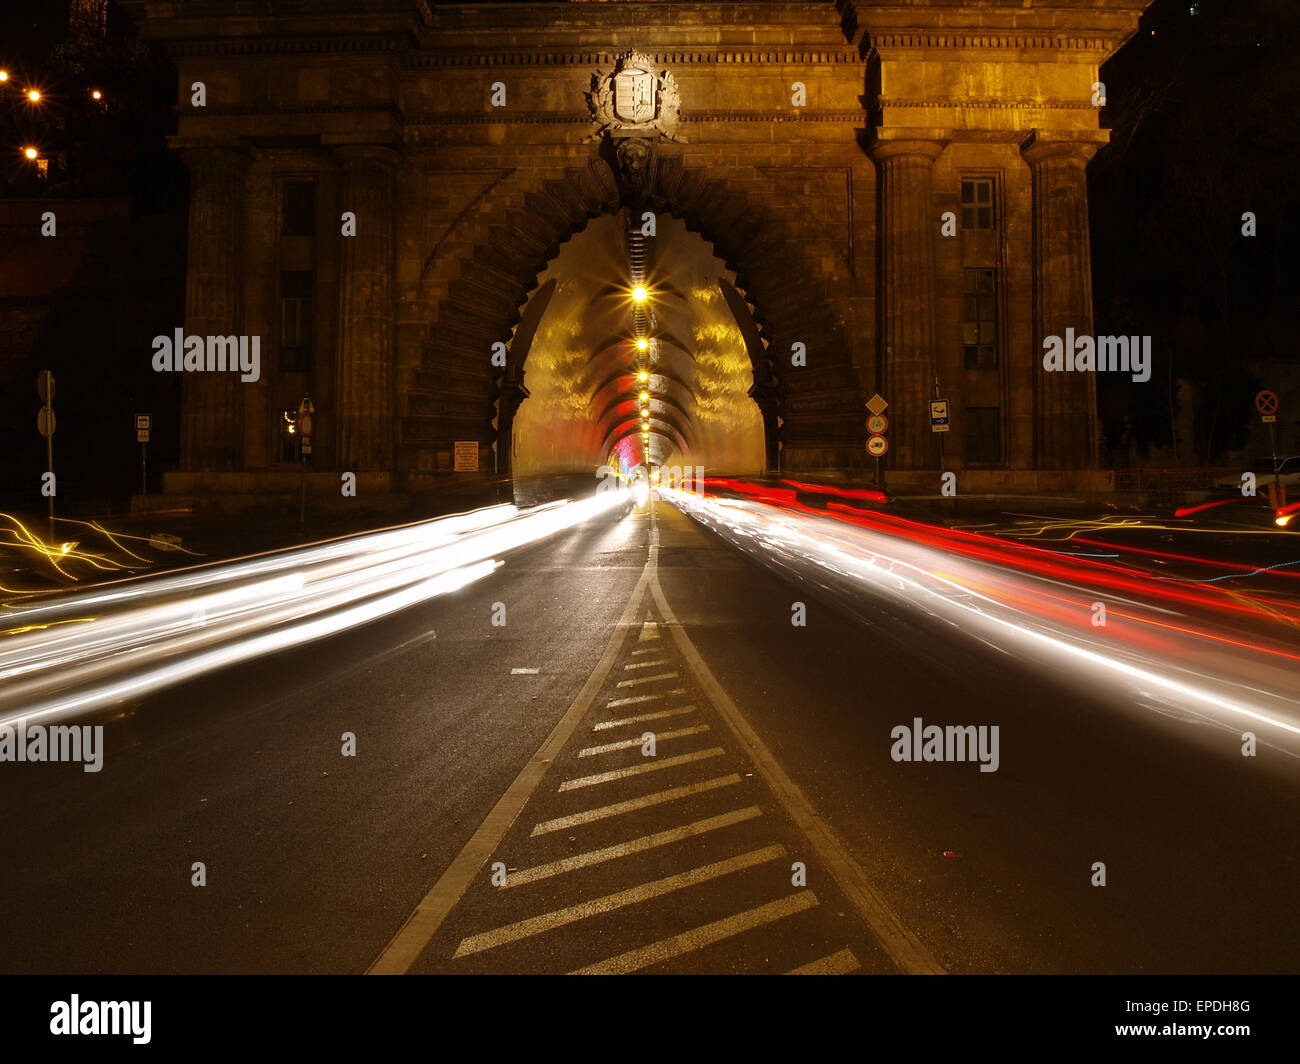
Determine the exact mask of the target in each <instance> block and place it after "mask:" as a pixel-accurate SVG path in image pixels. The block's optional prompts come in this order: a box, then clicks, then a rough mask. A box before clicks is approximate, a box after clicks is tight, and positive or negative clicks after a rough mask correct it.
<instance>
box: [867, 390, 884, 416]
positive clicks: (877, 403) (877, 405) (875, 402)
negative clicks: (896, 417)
mask: <svg viewBox="0 0 1300 1064" xmlns="http://www.w3.org/2000/svg"><path fill="white" fill-rule="evenodd" d="M888 405H889V404H888V403H887V402H885V400H884V399H882V398H881V397H880V395H879V394H876V395H873V396H872V397H871V398H870V399H868V400H867V409H868V410H870V411H871V412H872V413H873V414H883V413H884V412H885V407H887V406H888Z"/></svg>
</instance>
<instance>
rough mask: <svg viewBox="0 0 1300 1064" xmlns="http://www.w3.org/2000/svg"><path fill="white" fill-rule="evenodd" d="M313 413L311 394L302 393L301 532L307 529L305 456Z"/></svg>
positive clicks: (299, 413)
mask: <svg viewBox="0 0 1300 1064" xmlns="http://www.w3.org/2000/svg"><path fill="white" fill-rule="evenodd" d="M314 413H316V407H315V406H314V405H313V404H312V401H311V396H309V395H307V394H306V393H304V394H303V397H302V402H301V403H299V404H298V438H299V439H300V440H301V441H302V442H301V444H300V445H299V446H300V448H301V451H302V484H301V493H300V495H299V499H298V531H299V532H303V533H305V532H306V531H307V456H308V455H309V454H311V430H312V422H311V416H312V414H314Z"/></svg>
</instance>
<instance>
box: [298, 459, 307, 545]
mask: <svg viewBox="0 0 1300 1064" xmlns="http://www.w3.org/2000/svg"><path fill="white" fill-rule="evenodd" d="M299 440H301V437H299ZM301 448H302V445H301V443H299V450H300V451H301ZM301 453H302V495H301V498H300V500H299V503H298V531H299V532H300V533H306V531H307V452H305V451H301Z"/></svg>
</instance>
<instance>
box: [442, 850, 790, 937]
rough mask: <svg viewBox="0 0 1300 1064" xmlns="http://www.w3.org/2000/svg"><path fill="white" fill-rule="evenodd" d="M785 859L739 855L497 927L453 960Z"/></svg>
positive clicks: (765, 853) (774, 854)
mask: <svg viewBox="0 0 1300 1064" xmlns="http://www.w3.org/2000/svg"><path fill="white" fill-rule="evenodd" d="M785 855H786V849H785V847H784V846H782V845H780V844H779V843H778V844H777V845H775V846H767V847H764V848H763V849H761V850H753V851H751V852H749V853H742V854H740V855H739V856H737V857H729V858H727V860H725V861H717V862H715V863H713V864H708V865H704V866H702V867H700V868H692V869H691V870H690V871H689V872H679V873H677V875H674V876H667V877H665V878H663V879H656V880H653V881H652V882H650V883H642V884H641V885H640V886H638V887H632V888H630V889H628V890H620V891H619V892H618V893H617V894H607V895H605V896H604V897H603V898H593V899H592V900H591V901H584V902H582V903H581V904H579V905H571V906H569V907H568V908H567V909H557V910H556V911H554V912H549V913H544V914H543V915H541V916H534V917H531V918H529V919H527V920H520V921H519V922H518V923H514V924H507V925H506V926H505V927H498V928H497V929H496V930H494V931H484V932H483V933H481V934H478V935H471V936H469V937H468V938H465V939H462V940H461V943H460V945H459V946H458V947H457V948H456V952H455V954H454V955H453V956H455V957H464V956H467V955H469V954H471V953H482V952H483V951H484V950H487V949H493V948H495V947H496V946H504V945H505V944H506V943H508V942H518V941H519V940H520V939H521V938H530V937H531V936H533V935H540V934H543V933H544V932H546V931H552V930H554V929H555V928H557V927H563V926H565V925H566V924H572V923H575V922H576V921H578V920H585V919H587V918H588V917H591V916H599V915H601V914H602V913H608V912H613V911H614V910H615V909H622V908H624V907H626V906H628V905H635V904H637V903H638V902H643V901H649V900H650V899H651V898H660V897H663V895H665V894H671V893H672V892H673V891H675V890H683V889H685V888H687V887H694V886H698V885H699V884H701V883H707V882H708V881H709V880H711V879H718V878H720V877H721V876H726V875H730V874H731V873H732V872H740V871H742V870H744V869H746V868H753V867H755V866H756V865H761V864H766V863H767V862H768V861H775V860H776V859H777V858H779V857H784V856H785Z"/></svg>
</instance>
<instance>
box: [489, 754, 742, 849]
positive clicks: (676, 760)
mask: <svg viewBox="0 0 1300 1064" xmlns="http://www.w3.org/2000/svg"><path fill="white" fill-rule="evenodd" d="M724 753H726V751H725V750H723V749H722V747H720V746H711V747H709V749H707V750H696V751H695V752H694V753H690V754H678V755H677V756H676V757H666V758H664V759H663V760H662V761H652V762H651V763H650V764H648V765H633V766H632V767H631V768H616V769H614V770H612V771H610V772H599V773H597V774H596V775H594V776H579V777H578V778H577V779H573V780H565V781H564V782H563V783H561V784H560V790H562V791H576V790H578V789H579V788H580V787H594V786H596V784H598V783H609V782H611V781H612V780H624V779H627V778H628V777H629V776H640V775H642V774H644V773H646V772H660V771H662V770H663V769H666V768H674V767H676V766H677V765H688V764H690V763H691V762H692V761H703V760H704V759H705V758H708V757H721V756H722V755H723V754H724ZM484 859H485V860H486V858H484Z"/></svg>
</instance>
